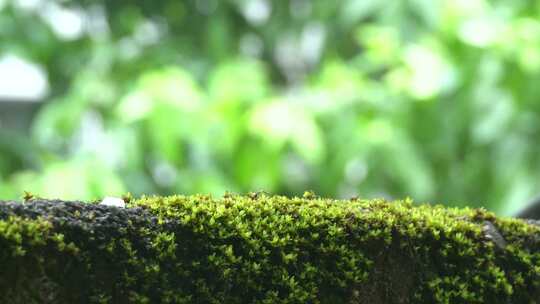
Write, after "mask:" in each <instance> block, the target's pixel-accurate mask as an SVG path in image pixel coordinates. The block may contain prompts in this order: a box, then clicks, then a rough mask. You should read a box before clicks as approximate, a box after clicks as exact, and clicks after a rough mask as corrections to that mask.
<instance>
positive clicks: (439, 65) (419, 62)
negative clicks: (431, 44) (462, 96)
mask: <svg viewBox="0 0 540 304" xmlns="http://www.w3.org/2000/svg"><path fill="white" fill-rule="evenodd" d="M405 61H406V63H407V65H408V67H409V69H410V70H411V71H412V75H411V78H410V82H409V90H410V93H411V94H412V95H413V96H414V97H416V98H419V99H427V98H431V97H434V96H435V95H437V94H439V93H440V92H441V91H443V90H444V89H447V88H449V87H452V86H453V84H454V81H455V75H454V71H453V70H452V68H451V66H450V65H449V64H448V63H447V62H446V60H445V59H444V58H443V57H441V55H439V54H438V53H437V52H436V51H435V50H432V49H430V48H428V47H425V46H421V45H413V46H410V47H409V48H407V49H406V50H405Z"/></svg>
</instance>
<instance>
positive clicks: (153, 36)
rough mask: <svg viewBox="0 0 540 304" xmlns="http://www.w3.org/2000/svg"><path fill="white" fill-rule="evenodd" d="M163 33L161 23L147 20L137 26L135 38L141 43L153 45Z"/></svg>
mask: <svg viewBox="0 0 540 304" xmlns="http://www.w3.org/2000/svg"><path fill="white" fill-rule="evenodd" d="M161 35H162V31H161V29H160V27H159V25H158V24H157V23H156V22H154V21H151V20H146V21H144V22H141V23H140V24H139V26H137V29H136V30H135V33H134V35H133V38H134V39H135V41H137V42H138V43H139V44H140V45H151V44H155V43H157V42H158V41H159V39H160V38H161Z"/></svg>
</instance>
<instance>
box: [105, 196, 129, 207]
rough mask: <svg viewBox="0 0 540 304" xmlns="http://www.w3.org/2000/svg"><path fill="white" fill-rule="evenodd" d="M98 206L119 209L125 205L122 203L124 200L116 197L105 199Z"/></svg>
mask: <svg viewBox="0 0 540 304" xmlns="http://www.w3.org/2000/svg"><path fill="white" fill-rule="evenodd" d="M99 204H100V205H105V206H113V207H119V208H125V207H126V203H124V200H123V199H121V198H118V197H106V198H104V199H103V200H102V201H101V203H99Z"/></svg>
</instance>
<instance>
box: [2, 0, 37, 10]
mask: <svg viewBox="0 0 540 304" xmlns="http://www.w3.org/2000/svg"><path fill="white" fill-rule="evenodd" d="M2 2H4V1H2ZM14 3H15V6H17V8H19V9H21V10H25V11H35V10H37V9H38V8H39V7H40V6H41V4H42V3H43V0H17V1H14Z"/></svg>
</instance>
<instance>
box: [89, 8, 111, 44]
mask: <svg viewBox="0 0 540 304" xmlns="http://www.w3.org/2000/svg"><path fill="white" fill-rule="evenodd" d="M84 25H85V27H86V32H87V33H88V34H89V35H90V36H91V37H93V38H99V37H104V36H105V37H106V36H108V34H109V32H110V29H109V23H108V22H107V13H106V12H105V8H104V7H103V6H102V5H98V4H96V5H93V6H91V7H89V8H88V9H87V11H86V16H85V19H84Z"/></svg>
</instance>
